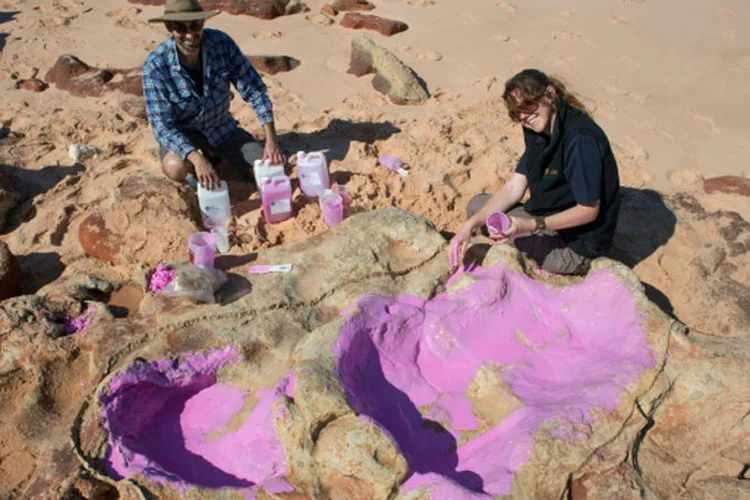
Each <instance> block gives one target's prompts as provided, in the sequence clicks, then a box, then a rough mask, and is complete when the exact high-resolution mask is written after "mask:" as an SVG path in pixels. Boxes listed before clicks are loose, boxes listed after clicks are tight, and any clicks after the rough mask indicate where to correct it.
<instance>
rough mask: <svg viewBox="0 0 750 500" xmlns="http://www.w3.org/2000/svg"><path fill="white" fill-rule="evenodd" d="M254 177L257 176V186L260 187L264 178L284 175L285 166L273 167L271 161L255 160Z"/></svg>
mask: <svg viewBox="0 0 750 500" xmlns="http://www.w3.org/2000/svg"><path fill="white" fill-rule="evenodd" d="M253 175H254V176H255V185H256V186H260V181H261V179H263V177H275V176H277V175H284V165H271V162H270V161H269V160H265V161H263V160H255V163H254V164H253Z"/></svg>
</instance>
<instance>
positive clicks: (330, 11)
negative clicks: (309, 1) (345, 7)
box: [320, 3, 339, 17]
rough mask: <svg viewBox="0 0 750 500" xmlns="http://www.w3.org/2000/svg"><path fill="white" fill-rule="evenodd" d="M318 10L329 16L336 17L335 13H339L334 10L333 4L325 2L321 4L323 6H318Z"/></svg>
mask: <svg viewBox="0 0 750 500" xmlns="http://www.w3.org/2000/svg"><path fill="white" fill-rule="evenodd" d="M320 11H321V12H322V13H323V14H327V15H329V16H331V17H336V16H337V15H339V12H338V11H337V10H336V8H335V7H334V6H333V5H331V4H330V3H327V4H325V5H324V6H323V7H321V8H320Z"/></svg>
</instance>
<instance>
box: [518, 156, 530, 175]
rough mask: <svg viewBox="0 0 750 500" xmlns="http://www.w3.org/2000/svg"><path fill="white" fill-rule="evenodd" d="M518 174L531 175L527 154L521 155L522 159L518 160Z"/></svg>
mask: <svg viewBox="0 0 750 500" xmlns="http://www.w3.org/2000/svg"><path fill="white" fill-rule="evenodd" d="M516 172H518V173H519V174H523V175H528V174H529V166H528V160H526V153H525V152H524V153H523V155H521V159H520V160H518V165H516Z"/></svg>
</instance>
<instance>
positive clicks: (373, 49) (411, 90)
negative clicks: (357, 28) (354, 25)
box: [349, 37, 430, 104]
mask: <svg viewBox="0 0 750 500" xmlns="http://www.w3.org/2000/svg"><path fill="white" fill-rule="evenodd" d="M349 73H351V74H353V75H356V76H363V75H367V74H370V73H375V77H374V78H373V79H372V86H373V87H374V88H375V90H377V91H378V92H380V93H382V94H385V95H386V96H388V98H390V100H391V101H392V102H393V103H395V104H419V103H422V102H424V101H426V100H427V99H429V97H430V96H429V94H428V93H427V90H426V89H425V87H424V84H423V83H422V82H421V81H420V79H419V78H418V77H417V75H416V74H415V73H414V71H413V70H412V69H411V68H410V67H408V66H407V65H405V64H404V63H403V62H402V61H401V60H400V59H399V58H398V57H396V56H395V55H393V53H391V52H389V51H388V50H386V49H384V48H382V47H379V46H378V45H376V44H375V42H373V41H372V40H370V39H369V38H367V37H358V38H356V39H354V40H353V41H352V55H351V60H350V61H349Z"/></svg>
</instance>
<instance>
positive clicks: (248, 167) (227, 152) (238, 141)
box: [216, 127, 263, 179]
mask: <svg viewBox="0 0 750 500" xmlns="http://www.w3.org/2000/svg"><path fill="white" fill-rule="evenodd" d="M216 153H217V154H218V155H219V156H221V158H222V159H223V160H226V161H228V162H229V163H230V164H231V165H232V167H233V168H234V169H235V170H236V171H237V172H238V173H239V174H240V175H243V176H247V177H248V178H249V179H252V178H253V174H252V172H253V164H254V163H255V160H260V159H261V158H263V145H262V144H261V143H259V142H258V141H257V140H255V138H254V137H253V136H252V135H250V133H249V132H248V131H247V130H245V129H243V128H241V127H237V129H236V130H235V131H234V132H233V133H232V135H231V136H229V139H227V140H226V141H224V142H223V143H221V144H220V145H219V146H218V147H217V148H216Z"/></svg>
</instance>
